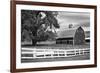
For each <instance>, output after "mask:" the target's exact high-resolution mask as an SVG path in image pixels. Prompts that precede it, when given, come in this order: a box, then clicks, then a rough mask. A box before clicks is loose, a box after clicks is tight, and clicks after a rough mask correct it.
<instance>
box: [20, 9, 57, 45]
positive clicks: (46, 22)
mask: <svg viewBox="0 0 100 73" xmlns="http://www.w3.org/2000/svg"><path fill="white" fill-rule="evenodd" d="M55 15H57V12H53V11H34V10H21V38H22V41H24V40H25V39H28V40H32V45H36V43H37V41H45V40H48V38H52V37H53V35H54V34H55V33H54V32H52V31H49V30H48V28H49V29H52V27H55V28H59V24H58V21H57V19H56V18H55ZM51 35H52V37H51Z"/></svg>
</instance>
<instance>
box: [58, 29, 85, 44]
mask: <svg viewBox="0 0 100 73" xmlns="http://www.w3.org/2000/svg"><path fill="white" fill-rule="evenodd" d="M56 44H69V45H83V44H85V32H84V30H83V28H82V27H78V28H70V29H68V30H63V31H60V32H59V33H58V37H57V38H56Z"/></svg>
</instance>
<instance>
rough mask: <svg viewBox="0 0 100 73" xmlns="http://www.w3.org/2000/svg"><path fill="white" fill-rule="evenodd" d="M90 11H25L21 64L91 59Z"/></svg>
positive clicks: (23, 12) (22, 19) (22, 15)
mask: <svg viewBox="0 0 100 73" xmlns="http://www.w3.org/2000/svg"><path fill="white" fill-rule="evenodd" d="M90 41H91V40H90V13H89V12H71V11H69V12H68V11H39V10H21V63H30V62H31V63H32V62H51V61H75V60H89V59H90Z"/></svg>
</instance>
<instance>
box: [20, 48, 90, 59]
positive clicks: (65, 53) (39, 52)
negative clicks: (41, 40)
mask: <svg viewBox="0 0 100 73" xmlns="http://www.w3.org/2000/svg"><path fill="white" fill-rule="evenodd" d="M87 53H90V49H89V48H85V49H66V50H64V49H32V48H31V49H30V48H22V50H21V58H22V59H26V58H27V59H36V58H55V57H73V56H79V55H85V54H87Z"/></svg>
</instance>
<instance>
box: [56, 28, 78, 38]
mask: <svg viewBox="0 0 100 73" xmlns="http://www.w3.org/2000/svg"><path fill="white" fill-rule="evenodd" d="M77 29H78V28H70V29H67V30H63V31H59V32H58V33H57V34H58V37H57V38H73V37H74V35H75V32H76V30H77Z"/></svg>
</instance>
